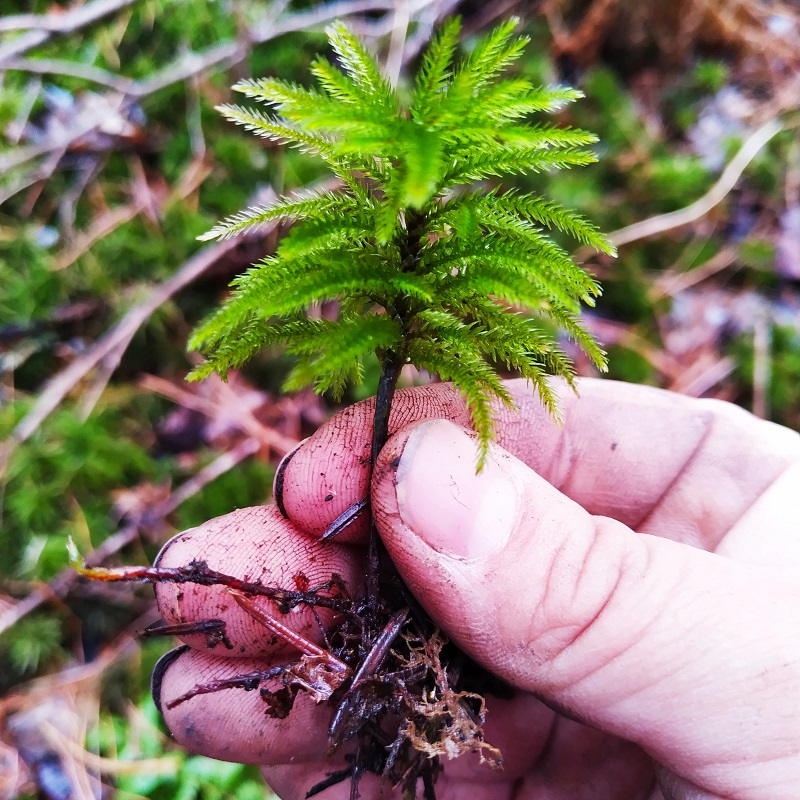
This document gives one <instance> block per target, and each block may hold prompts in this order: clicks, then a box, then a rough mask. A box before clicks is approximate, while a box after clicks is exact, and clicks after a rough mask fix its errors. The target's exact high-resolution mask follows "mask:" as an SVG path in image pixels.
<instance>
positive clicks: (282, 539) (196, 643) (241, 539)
mask: <svg viewBox="0 0 800 800" xmlns="http://www.w3.org/2000/svg"><path fill="white" fill-rule="evenodd" d="M198 558H202V560H203V561H204V562H205V563H206V564H207V565H208V567H209V568H210V569H213V570H216V571H218V572H223V573H225V574H227V575H232V576H234V577H238V578H241V579H243V580H247V581H249V582H261V583H262V584H263V585H265V586H274V587H279V588H284V589H289V590H301V591H308V590H310V589H313V588H314V587H317V586H320V585H322V584H324V583H325V582H326V581H330V579H331V576H332V575H334V574H338V575H340V576H341V577H342V578H343V579H344V581H345V583H346V584H347V586H348V587H349V588H350V589H351V590H352V591H355V590H356V589H357V588H358V586H359V585H360V582H361V580H363V578H362V576H363V566H362V558H361V554H360V553H359V552H357V551H356V550H354V549H353V548H350V547H346V546H343V545H340V544H337V543H336V542H332V543H329V544H326V545H322V544H320V542H318V541H314V540H312V539H310V538H309V537H307V536H304V535H302V534H301V533H299V532H298V530H297V529H296V528H295V527H294V526H293V525H292V523H291V522H288V521H287V520H285V519H284V518H283V517H282V516H281V515H280V513H279V512H278V511H277V509H276V508H274V507H272V506H256V507H254V508H243V509H239V510H238V511H234V512H232V513H230V514H226V515H225V516H222V517H217V518H216V519H212V520H209V521H208V522H206V523H204V524H203V525H200V526H199V527H197V528H192V529H191V530H188V531H184V532H183V533H181V534H179V535H178V536H176V537H175V538H174V539H172V540H171V541H170V542H168V543H167V544H166V545H165V547H164V548H163V549H162V551H161V553H159V555H158V557H157V559H156V562H155V563H156V566H159V567H183V566H187V565H189V564H191V563H192V562H193V561H195V560H197V559H198ZM155 591H156V599H157V601H158V607H159V610H160V611H161V614H162V616H163V617H164V620H165V621H166V623H167V624H170V625H172V624H176V623H184V622H198V621H203V620H208V619H211V618H213V619H220V620H222V621H223V622H224V623H225V633H226V636H227V638H228V640H229V642H230V645H231V649H225V648H224V647H222V646H220V645H217V650H216V652H217V654H218V655H229V656H241V657H256V656H268V655H272V654H274V653H275V652H277V651H280V650H282V649H285V647H284V644H283V642H281V641H280V640H279V639H278V638H277V637H276V636H275V635H274V634H273V633H272V632H271V631H269V630H267V628H265V627H264V626H263V625H261V624H259V623H258V622H256V621H255V620H254V619H253V618H252V617H250V616H249V615H248V614H247V613H246V612H245V611H243V610H242V609H241V608H240V607H239V605H238V604H237V603H236V602H235V600H234V598H233V597H231V595H230V594H229V593H228V592H227V590H226V589H225V587H223V586H198V585H197V584H192V583H182V584H173V583H157V584H156V585H155ZM322 594H330V593H329V592H327V593H326V592H322ZM251 602H252V603H253V604H254V605H256V606H257V607H258V608H260V609H261V610H263V611H266V612H267V613H269V614H272V615H273V616H276V617H278V618H279V619H280V621H281V622H283V623H284V624H285V625H287V626H288V627H290V628H292V629H293V630H295V631H297V632H299V633H301V634H303V635H304V636H305V637H306V638H307V639H310V640H311V641H314V642H316V643H318V644H321V643H322V642H323V639H322V632H321V626H322V627H328V625H329V624H330V622H331V619H332V616H333V613H334V612H333V611H331V610H330V609H326V608H322V607H320V606H315V607H314V608H313V609H312V608H311V607H309V606H308V605H305V604H301V605H298V606H296V607H295V608H293V609H292V610H291V611H290V612H289V613H288V614H282V613H280V611H279V610H278V608H277V606H276V604H275V603H274V602H273V601H272V600H270V599H268V598H266V597H253V598H252V601H251ZM315 614H316V616H315ZM181 638H182V640H183V641H185V642H186V643H187V644H189V645H190V646H192V647H194V648H197V649H200V650H206V649H207V647H208V644H207V639H206V637H205V636H204V635H202V634H191V635H188V636H183V637H181Z"/></svg>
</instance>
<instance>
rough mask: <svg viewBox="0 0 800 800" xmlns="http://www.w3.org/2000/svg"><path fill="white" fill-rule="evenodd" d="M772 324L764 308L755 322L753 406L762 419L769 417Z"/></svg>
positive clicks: (755, 412) (753, 409) (757, 315)
mask: <svg viewBox="0 0 800 800" xmlns="http://www.w3.org/2000/svg"><path fill="white" fill-rule="evenodd" d="M771 344H772V324H771V320H770V318H769V313H767V311H766V309H762V310H761V312H760V313H758V314H756V318H755V321H754V323H753V407H752V411H753V413H754V414H755V415H756V416H757V417H760V418H761V419H769V385H770V382H771V378H772V369H771V366H772V365H771V363H770V346H771Z"/></svg>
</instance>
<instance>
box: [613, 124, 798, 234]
mask: <svg viewBox="0 0 800 800" xmlns="http://www.w3.org/2000/svg"><path fill="white" fill-rule="evenodd" d="M787 127H791V126H789V125H785V124H784V123H783V122H781V121H780V120H779V119H777V118H776V119H771V120H769V121H768V122H766V123H765V124H764V125H762V126H761V127H760V128H759V129H758V130H756V131H755V132H754V133H753V134H752V135H751V136H750V137H749V138H748V139H747V140H746V141H745V142H744V144H743V145H742V146H741V148H740V149H739V152H738V153H736V155H735V156H734V157H733V158H732V159H731V160H730V162H729V163H728V166H726V167H725V169H724V170H723V171H722V174H721V175H720V176H719V180H717V182H716V183H715V184H714V185H713V186H712V187H711V188H710V189H709V190H708V191H707V192H706V193H705V194H704V195H703V196H702V197H701V198H699V199H698V200H695V201H694V203H692V204H691V205H688V206H686V207H685V208H680V209H678V210H677V211H670V212H669V213H668V214H659V215H658V216H656V217H650V218H649V219H645V220H642V221H641V222H634V223H633V225H628V226H627V227H625V228H620V229H619V230H618V231H614V232H613V233H610V234H609V235H608V238H609V239H610V240H611V243H612V244H614V245H615V246H616V247H621V246H622V245H624V244H630V243H631V242H636V241H638V240H639V239H646V238H647V237H649V236H655V235H656V234H658V233H664V231H669V230H672V229H673V228H680V227H681V226H682V225H688V224H689V223H690V222H694V221H695V220H698V219H700V217H703V216H705V215H706V214H707V213H708V212H709V211H711V209H712V208H714V206H715V205H717V204H718V203H720V202H721V201H722V200H724V198H725V197H726V195H727V194H728V192H730V191H731V189H733V187H734V186H735V185H736V182H737V181H738V180H739V178H740V177H741V175H742V173H743V172H744V171H745V169H746V168H747V165H748V164H749V163H750V162H751V161H752V160H753V159H754V158H755V157H756V156H757V155H758V153H759V152H760V151H761V149H762V148H763V147H764V145H766V144H767V142H768V141H769V140H770V139H772V137H773V136H775V135H776V134H778V133H780V132H781V131H782V130H785V129H786V128H787Z"/></svg>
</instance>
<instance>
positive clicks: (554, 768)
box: [154, 380, 800, 800]
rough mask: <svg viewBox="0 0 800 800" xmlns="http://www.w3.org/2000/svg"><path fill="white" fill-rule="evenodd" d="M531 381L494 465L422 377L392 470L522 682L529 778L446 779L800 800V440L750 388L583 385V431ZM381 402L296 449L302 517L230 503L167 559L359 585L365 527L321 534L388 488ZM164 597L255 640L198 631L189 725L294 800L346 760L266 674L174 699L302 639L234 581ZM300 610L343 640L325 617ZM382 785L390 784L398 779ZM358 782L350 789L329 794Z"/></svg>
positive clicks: (437, 602) (423, 582) (471, 772)
mask: <svg viewBox="0 0 800 800" xmlns="http://www.w3.org/2000/svg"><path fill="white" fill-rule="evenodd" d="M509 388H510V389H511V390H512V392H513V394H514V396H515V398H516V400H517V403H518V411H517V412H515V413H512V412H509V411H507V410H505V411H499V412H498V418H497V419H498V423H497V432H498V439H497V445H496V446H493V448H492V452H491V456H490V460H489V462H488V464H487V466H486V468H485V470H484V471H483V472H482V473H481V474H480V475H478V476H476V475H475V471H474V464H475V452H476V451H475V447H474V443H473V442H472V440H471V439H470V438H469V436H468V434H467V433H466V431H465V430H464V428H465V427H467V425H468V415H467V412H466V410H465V407H464V404H463V401H462V400H461V398H460V396H459V395H458V394H456V393H454V392H453V391H452V389H451V388H450V387H449V386H447V385H435V386H430V387H426V388H423V389H414V390H408V391H405V392H401V393H399V394H398V397H397V399H396V404H395V410H394V412H393V418H392V426H391V427H392V430H393V431H396V433H395V435H394V436H393V437H392V438H391V440H390V441H389V443H388V444H387V446H386V447H385V448H384V451H383V452H382V454H381V457H380V459H379V461H378V464H377V465H376V469H375V476H374V480H373V483H372V495H371V496H372V508H373V513H374V515H375V518H376V521H377V523H378V527H379V529H380V533H381V537H382V539H383V541H384V543H385V545H386V547H387V548H388V550H389V552H390V554H391V556H392V558H393V559H394V561H395V563H396V565H397V567H398V569H399V570H400V572H401V574H402V576H403V578H404V579H405V580H406V582H407V584H408V585H409V587H410V588H411V590H412V591H413V592H414V594H415V595H416V597H417V598H418V599H419V600H420V602H421V603H422V604H423V605H424V606H425V608H426V610H427V611H428V612H429V613H430V614H431V616H432V617H433V619H434V620H435V621H436V622H437V624H439V625H440V626H441V627H442V628H443V629H444V630H445V631H446V632H447V633H448V635H449V636H450V637H451V638H452V639H454V640H455V641H456V643H457V644H458V645H459V646H460V647H461V648H462V649H463V650H465V651H466V652H467V653H468V654H470V655H471V656H472V657H473V658H475V659H476V660H477V661H479V662H480V663H482V664H483V665H484V666H485V667H487V668H488V669H489V670H491V671H493V672H494V673H496V674H497V675H499V676H501V677H502V678H504V679H505V680H506V681H508V682H509V683H511V684H512V685H513V686H515V687H516V688H517V689H518V690H519V693H518V695H517V696H516V697H515V698H514V699H513V700H510V701H501V700H496V699H494V698H490V700H489V715H488V719H487V725H486V734H487V738H488V739H489V740H490V741H491V742H492V743H494V744H496V745H497V746H498V747H500V749H501V750H502V751H503V755H504V762H505V770H504V771H503V772H499V773H498V772H492V771H491V770H489V769H488V768H487V767H485V766H481V765H479V764H477V760H476V759H471V758H470V757H464V758H461V759H459V760H457V761H454V762H451V763H449V764H446V766H445V772H444V774H443V776H442V778H441V779H440V781H439V782H438V784H437V787H436V788H437V796H438V797H439V798H440V800H448V799H451V798H452V799H453V800H454V799H455V798H470V800H495V799H496V798H515V800H539V799H540V798H547V800H567V798H569V800H581V799H582V798H586V800H605V799H606V798H607V799H608V800H612V799H613V800H629V799H630V800H633V799H634V798H637V799H638V798H642V799H643V800H647V799H649V800H656V799H657V798H668V799H669V800H723V798H724V800H734V799H735V800H784V799H785V800H789V798H795V800H796V798H797V797H798V796H800V724H798V720H800V623H798V619H799V618H800V617H798V608H799V607H800V580H798V567H799V566H800V521H798V511H797V508H798V505H797V496H798V492H799V490H800V436H798V435H797V434H795V433H793V432H791V431H789V430H786V429H783V428H780V427H778V426H776V425H772V424H770V423H766V422H762V421H759V420H757V419H756V418H754V417H752V416H751V415H749V414H747V413H746V412H744V411H741V410H740V409H737V408H735V407H734V406H731V405H728V404H726V403H720V402H717V401H706V400H691V399H688V398H684V397H681V396H678V395H673V394H669V393H667V392H662V391H659V390H655V389H649V388H645V387H640V386H633V385H625V384H619V383H613V382H609V381H592V380H585V381H581V383H580V398H576V397H574V396H573V395H572V394H570V393H569V392H565V393H564V396H563V409H564V417H565V423H564V426H563V428H558V427H557V426H555V425H554V424H553V423H552V422H551V421H550V420H549V419H548V418H547V415H546V413H545V412H544V411H543V410H542V409H541V407H540V405H539V403H538V400H537V399H536V398H535V397H532V396H531V395H530V390H529V389H528V388H527V387H526V386H525V385H524V384H523V383H521V382H510V383H509ZM371 414H372V405H371V401H367V402H366V403H363V404H359V405H358V406H354V407H352V408H350V409H347V410H346V411H344V412H342V413H341V414H339V415H338V416H337V417H335V418H334V419H333V420H331V421H330V422H329V423H328V424H327V425H325V426H323V427H322V428H321V429H320V430H319V431H317V433H316V434H315V435H314V436H312V437H311V439H310V440H308V441H307V442H306V443H304V444H303V445H302V446H301V447H300V448H299V449H298V450H297V451H295V453H294V454H293V455H292V456H291V457H287V459H285V460H284V463H283V464H282V466H281V470H280V478H279V480H278V481H277V484H278V486H277V489H278V491H277V493H276V494H277V498H276V499H277V501H278V503H279V505H280V509H281V510H282V511H283V512H284V513H285V514H286V515H287V516H288V519H285V518H284V516H283V514H282V513H281V511H280V510H279V509H278V508H276V507H274V506H271V507H259V508H252V509H243V510H240V511H237V512H234V513H232V514H228V515H227V516H225V517H221V518H218V519H216V520H211V521H210V522H208V523H206V524H205V525H203V526H200V527H199V528H196V529H194V530H191V531H187V532H185V533H183V534H180V535H179V536H177V537H176V538H175V539H173V540H172V541H171V542H170V543H168V544H167V545H166V547H165V548H164V550H163V551H162V553H161V555H160V565H161V566H181V565H185V564H186V563H188V562H189V561H191V560H192V559H194V558H198V557H202V558H203V559H204V560H206V561H207V562H208V563H209V566H210V567H212V568H214V569H217V570H219V571H221V572H228V573H231V574H236V575H240V576H242V577H244V578H248V579H251V580H254V579H261V580H263V581H264V582H265V583H270V584H277V585H288V586H292V585H293V581H295V582H296V581H305V579H306V578H307V579H308V580H309V581H310V582H311V583H312V584H313V583H315V582H321V581H324V580H325V579H327V578H329V577H330V574H331V572H339V573H340V574H342V575H343V576H344V577H345V579H346V580H347V581H348V582H349V584H350V585H352V586H357V585H358V582H359V576H360V575H362V574H363V573H362V570H363V547H362V546H361V543H363V537H364V526H363V525H362V526H361V527H360V529H359V528H358V526H354V529H353V530H348V531H347V532H346V533H345V534H343V535H342V538H341V539H337V540H336V541H334V542H332V543H329V544H324V545H323V544H321V543H320V542H319V541H318V537H319V535H320V534H321V532H322V531H323V530H324V529H325V528H326V527H327V525H328V524H329V523H330V522H331V521H332V520H333V519H334V518H335V517H336V516H337V515H338V514H339V513H341V512H342V511H343V510H344V509H346V508H347V507H348V506H350V505H351V504H352V503H354V502H356V501H357V500H359V499H360V498H361V497H363V496H365V495H366V494H367V489H368V487H367V470H368V467H367V466H366V464H367V459H366V456H367V455H368V447H369V445H368V438H369V437H368V431H369V429H370V426H371ZM445 420H449V421H445ZM634 531H635V532H634ZM157 595H158V600H159V606H160V608H161V611H162V614H163V615H164V617H165V618H166V620H167V622H179V621H187V620H189V621H191V620H199V619H207V618H209V617H217V618H222V619H224V620H226V621H227V630H228V636H229V637H230V639H231V643H232V645H233V647H234V649H233V650H232V651H222V652H221V648H220V649H217V650H215V651H214V652H213V653H209V652H208V651H207V649H206V644H205V640H204V639H202V637H199V636H189V637H186V641H187V643H188V644H189V645H190V647H188V648H184V649H180V650H178V651H173V653H171V654H170V655H169V656H168V657H165V659H163V660H162V662H161V663H160V665H159V667H158V669H157V674H156V676H155V681H154V685H155V686H156V690H157V691H156V694H157V695H160V702H161V704H162V708H163V709H164V714H165V719H166V722H167V724H168V726H169V727H170V730H171V731H172V732H173V733H174V735H175V737H176V738H177V739H178V741H180V742H181V743H182V744H183V745H185V746H186V747H188V748H190V749H192V750H195V751H197V752H200V753H203V754H206V755H209V756H212V757H215V758H221V759H225V760H230V761H243V762H249V763H256V764H260V765H263V771H264V775H265V777H266V779H267V781H268V783H269V784H270V785H271V786H272V787H273V788H274V789H275V791H276V792H277V793H278V795H279V796H280V797H282V798H300V797H303V796H304V794H305V792H306V791H307V790H308V788H309V787H310V786H312V785H313V784H314V783H315V782H316V781H318V780H320V779H321V778H322V777H324V775H325V773H327V772H330V771H333V770H335V769H340V768H341V765H342V759H341V755H338V754H337V755H334V756H333V757H332V759H328V758H326V756H325V750H326V743H325V732H326V728H327V724H328V720H329V718H330V709H328V708H326V707H325V706H315V705H314V704H313V703H311V702H310V701H309V700H308V699H307V698H302V693H301V696H300V697H301V699H299V700H298V703H297V705H296V707H295V709H294V710H293V711H292V713H291V714H290V716H289V717H288V719H286V720H282V721H279V720H274V719H271V718H269V717H266V716H265V714H264V707H263V702H262V701H261V700H260V698H259V697H258V695H257V693H256V692H244V691H242V690H226V691H222V692H218V693H214V694H206V695H202V696H198V697H195V698H192V699H191V700H189V701H187V702H185V703H183V704H182V705H179V706H177V707H176V708H174V709H173V710H167V709H166V705H167V703H168V701H169V700H170V699H174V698H175V697H178V696H179V695H181V694H182V693H184V692H186V691H187V690H189V689H191V687H192V686H194V685H195V684H197V683H204V682H207V681H209V680H211V679H219V678H222V677H231V676H234V675H237V674H241V673H244V672H248V671H250V670H252V669H255V668H258V667H261V666H263V664H264V663H265V662H266V663H269V662H272V661H277V662H278V663H280V661H281V659H283V660H289V658H290V657H289V658H287V657H286V655H285V653H283V654H282V653H281V652H280V645H279V644H276V642H275V640H274V637H272V636H271V634H269V633H268V632H267V631H265V630H264V629H262V628H260V627H259V626H258V625H257V624H256V623H255V622H254V621H253V620H251V619H250V618H249V617H247V616H246V615H245V614H244V613H243V612H242V611H241V610H240V609H239V608H238V607H236V606H235V604H234V603H233V602H232V601H231V598H230V597H229V596H227V595H225V593H224V592H223V591H222V590H221V589H220V588H219V587H210V588H204V587H198V586H193V585H189V584H186V585H181V586H174V585H159V586H157ZM263 602H265V603H268V602H269V601H263ZM282 619H283V620H284V621H286V620H289V622H288V624H290V625H292V627H294V628H295V629H297V630H300V631H302V632H303V633H304V634H305V635H306V636H308V637H309V638H316V640H317V641H319V634H318V629H317V627H316V625H315V623H314V620H313V618H312V616H311V614H310V613H309V611H308V609H304V610H303V609H298V610H295V611H294V612H292V614H291V615H290V616H289V617H282ZM157 702H158V698H157ZM361 790H362V796H363V797H365V798H370V799H371V798H378V797H388V796H389V794H388V793H386V790H385V787H383V786H382V784H381V783H380V782H379V781H378V780H377V779H374V778H373V777H372V776H370V778H369V779H368V780H365V781H363V782H362V785H361ZM348 796H349V786H347V785H346V784H343V785H339V786H338V787H334V788H331V789H328V790H327V791H326V793H325V794H323V795H322V797H324V798H326V800H343V798H346V797H348Z"/></svg>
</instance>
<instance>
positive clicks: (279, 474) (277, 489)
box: [272, 438, 308, 519]
mask: <svg viewBox="0 0 800 800" xmlns="http://www.w3.org/2000/svg"><path fill="white" fill-rule="evenodd" d="M307 441H308V438H305V439H303V440H302V441H300V442H298V443H297V444H296V445H295V446H294V447H293V448H292V449H291V450H290V451H289V452H288V453H287V454H286V455H285V456H284V457H283V458H282V459H281V462H280V464H278V469H276V470H275V480H274V481H273V483H272V496H273V497H274V498H275V504H276V505H277V506H278V511H280V512H281V514H283V517H284V519H289V515H288V514H287V513H286V506H285V505H284V504H283V480H284V476H285V474H286V467H288V466H289V462H290V461H291V460H292V459H293V458H294V455H295V453H296V452H297V451H298V450H299V449H300V448H301V447H302V446H303V445H304V444H305V443H306V442H307Z"/></svg>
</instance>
